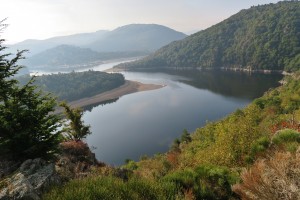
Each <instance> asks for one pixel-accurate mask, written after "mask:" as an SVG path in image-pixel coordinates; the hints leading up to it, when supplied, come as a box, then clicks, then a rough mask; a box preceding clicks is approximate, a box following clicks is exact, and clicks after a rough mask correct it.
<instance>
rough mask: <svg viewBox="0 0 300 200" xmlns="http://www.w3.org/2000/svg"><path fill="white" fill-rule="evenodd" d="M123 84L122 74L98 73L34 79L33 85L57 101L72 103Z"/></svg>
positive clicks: (91, 72)
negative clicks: (50, 94) (54, 97)
mask: <svg viewBox="0 0 300 200" xmlns="http://www.w3.org/2000/svg"><path fill="white" fill-rule="evenodd" d="M29 79H30V77H29V76H25V77H20V78H19V81H20V83H21V84H25V83H27V82H28V80H29ZM124 83H125V79H124V76H123V75H122V74H116V73H114V74H109V73H105V72H99V71H86V72H72V73H67V74H63V73H59V74H52V75H43V76H38V77H36V81H35V82H34V84H35V85H37V86H39V87H40V88H41V89H42V90H44V91H45V92H51V93H53V94H54V95H55V96H57V97H58V99H59V100H67V101H73V100H77V99H81V98H85V97H90V96H93V95H96V94H100V93H102V92H106V91H109V90H111V89H114V88H117V87H119V86H121V85H123V84H124Z"/></svg>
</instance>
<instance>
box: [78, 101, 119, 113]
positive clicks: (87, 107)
mask: <svg viewBox="0 0 300 200" xmlns="http://www.w3.org/2000/svg"><path fill="white" fill-rule="evenodd" d="M118 100H119V98H116V99H111V100H106V101H102V102H99V103H94V104H91V105H88V106H83V107H82V109H83V110H84V111H89V112H91V111H92V110H93V108H95V107H97V106H100V105H101V106H104V105H106V104H111V103H115V102H117V101H118Z"/></svg>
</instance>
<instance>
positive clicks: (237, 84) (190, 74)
mask: <svg viewBox="0 0 300 200" xmlns="http://www.w3.org/2000/svg"><path fill="white" fill-rule="evenodd" d="M143 72H146V73H157V72H160V73H165V74H169V75H174V76H177V77H182V78H179V79H178V80H177V81H179V82H181V83H185V84H188V85H190V86H193V87H195V88H198V89H204V90H209V91H212V92H214V93H216V94H221V95H222V96H227V97H237V98H243V99H255V98H258V97H260V96H262V95H263V94H264V92H266V91H267V90H269V89H270V88H274V87H277V86H279V85H280V83H279V81H280V80H281V79H282V78H283V75H282V74H275V73H274V74H263V73H249V72H235V71H221V70H167V69H165V70H159V71H158V70H155V71H154V70H153V71H152V70H147V71H143Z"/></svg>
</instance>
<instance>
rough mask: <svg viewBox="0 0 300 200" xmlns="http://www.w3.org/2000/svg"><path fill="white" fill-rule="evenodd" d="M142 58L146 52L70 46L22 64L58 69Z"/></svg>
mask: <svg viewBox="0 0 300 200" xmlns="http://www.w3.org/2000/svg"><path fill="white" fill-rule="evenodd" d="M137 55H139V56H143V55H146V52H103V53H99V52H96V51H92V50H91V49H88V48H81V47H77V46H71V45H59V46H56V47H54V48H51V49H48V50H45V51H43V52H41V53H38V54H36V55H34V56H32V57H30V58H28V59H26V60H23V61H22V64H24V65H26V66H29V67H30V68H31V69H32V68H40V69H41V68H44V69H45V68H58V67H60V66H69V67H70V66H74V65H82V64H88V63H92V62H99V61H104V60H110V59H115V58H126V57H133V56H137Z"/></svg>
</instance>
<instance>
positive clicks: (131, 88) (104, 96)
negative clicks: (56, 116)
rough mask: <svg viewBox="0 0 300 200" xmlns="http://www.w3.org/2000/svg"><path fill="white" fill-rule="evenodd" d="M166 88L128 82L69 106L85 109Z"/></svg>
mask: <svg viewBox="0 0 300 200" xmlns="http://www.w3.org/2000/svg"><path fill="white" fill-rule="evenodd" d="M162 87H164V85H155V84H145V83H140V82H137V81H130V80H126V81H125V84H123V85H122V86H120V87H118V88H115V89H113V90H110V91H107V92H103V93H101V94H98V95H95V96H92V97H87V98H83V99H79V100H76V101H72V102H69V103H68V104H69V105H70V106H71V107H73V108H74V107H84V106H88V105H92V104H96V103H101V102H104V101H108V100H112V99H116V98H119V97H121V96H124V95H127V94H131V93H135V92H142V91H148V90H156V89H160V88H162ZM60 111H61V109H58V110H57V112H60Z"/></svg>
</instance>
